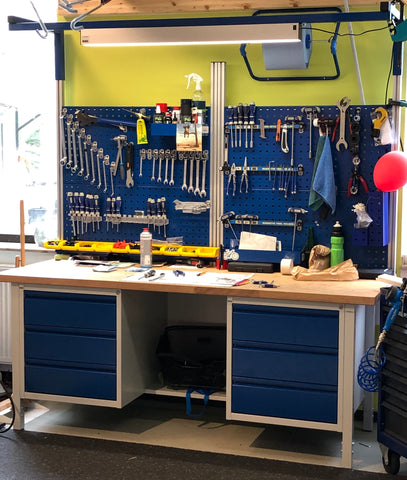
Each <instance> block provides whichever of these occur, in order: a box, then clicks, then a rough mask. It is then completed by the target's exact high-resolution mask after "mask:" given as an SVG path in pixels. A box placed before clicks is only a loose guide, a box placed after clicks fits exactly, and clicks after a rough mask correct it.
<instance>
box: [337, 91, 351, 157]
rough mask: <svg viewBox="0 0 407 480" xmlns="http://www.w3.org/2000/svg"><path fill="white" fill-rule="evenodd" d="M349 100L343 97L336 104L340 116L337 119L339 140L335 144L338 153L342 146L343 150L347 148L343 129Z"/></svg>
mask: <svg viewBox="0 0 407 480" xmlns="http://www.w3.org/2000/svg"><path fill="white" fill-rule="evenodd" d="M349 104H350V100H349V98H348V97H343V98H342V99H341V100H338V101H337V102H336V106H337V107H338V108H339V110H340V112H341V114H340V119H339V140H338V141H337V142H336V149H337V150H338V152H339V151H340V149H341V146H342V145H343V146H344V147H345V150H346V149H347V148H348V142H347V141H346V140H345V127H346V110H347V109H348V107H349Z"/></svg>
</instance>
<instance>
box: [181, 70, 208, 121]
mask: <svg viewBox="0 0 407 480" xmlns="http://www.w3.org/2000/svg"><path fill="white" fill-rule="evenodd" d="M185 78H188V85H187V89H188V88H189V85H190V83H191V80H192V81H194V82H195V90H194V93H193V94H192V108H193V110H195V109H196V111H195V113H196V114H197V117H198V121H197V122H195V123H205V121H204V116H205V112H206V104H205V96H204V94H203V92H202V88H201V83H202V82H203V78H202V77H201V76H200V75H198V74H197V73H190V74H189V75H185ZM194 107H195V108H194ZM192 113H193V114H194V111H193V112H192Z"/></svg>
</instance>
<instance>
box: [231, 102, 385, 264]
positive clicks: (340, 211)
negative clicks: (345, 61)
mask: <svg viewBox="0 0 407 480" xmlns="http://www.w3.org/2000/svg"><path fill="white" fill-rule="evenodd" d="M310 108H312V107H310V106H305V107H300V106H298V107H281V106H276V107H270V106H257V108H256V127H255V128H254V133H253V135H254V136H253V147H252V148H250V141H249V142H248V148H246V138H245V137H246V131H245V130H244V129H243V130H242V131H241V134H242V140H241V143H240V145H239V133H240V132H239V131H238V132H237V133H238V134H237V139H238V142H237V145H236V130H235V127H234V126H232V127H229V126H228V125H226V131H229V141H228V163H229V165H233V164H235V166H236V167H237V172H236V191H235V194H234V195H233V189H232V185H233V181H230V182H229V178H230V177H229V176H227V175H225V178H224V188H225V207H224V208H225V212H227V211H233V212H234V213H235V214H236V215H246V214H249V215H257V216H258V218H259V220H260V221H269V223H273V222H276V223H284V224H287V226H286V227H285V226H281V225H271V226H268V225H255V224H254V223H255V222H254V223H253V222H246V224H245V225H243V228H244V229H245V230H249V229H250V230H251V231H252V232H255V233H262V234H266V235H273V236H276V237H277V238H278V239H279V240H281V244H282V248H283V250H291V249H292V241H293V228H292V226H291V225H290V224H292V222H293V220H294V214H293V213H292V212H290V211H289V210H290V208H291V209H292V207H294V208H297V209H304V210H307V211H308V212H307V213H305V214H299V215H298V219H301V221H302V225H301V229H300V230H297V231H296V233H295V244H294V250H295V251H297V252H298V251H301V249H302V248H303V246H304V245H305V243H306V239H307V235H308V231H309V228H311V227H312V228H313V230H314V239H315V241H316V243H319V244H323V245H327V246H329V245H330V236H331V230H332V226H333V225H334V223H335V221H336V220H338V221H339V222H340V223H341V224H342V225H343V230H344V235H345V258H352V260H353V261H354V263H357V264H358V265H359V266H361V267H364V268H382V267H386V266H387V247H386V244H387V243H386V242H384V241H383V239H382V237H383V223H385V222H386V219H385V218H383V214H382V215H381V218H379V217H376V221H375V227H374V229H377V233H375V234H373V229H372V235H373V237H375V238H376V240H375V241H374V240H373V239H371V240H370V242H374V243H368V239H367V238H366V243H359V244H354V242H353V241H352V239H353V236H354V228H353V224H354V223H355V221H356V215H355V213H353V212H352V209H353V205H355V204H356V203H364V204H365V205H366V204H368V193H367V192H365V190H364V188H363V185H362V183H359V189H358V192H357V194H355V195H349V196H348V182H349V178H350V177H351V175H352V168H353V163H352V158H353V155H352V153H351V152H350V151H349V149H347V150H344V149H343V148H341V149H340V150H339V151H338V150H337V149H336V142H337V141H338V134H339V125H338V126H337V131H336V135H335V138H334V139H332V133H333V130H334V124H335V122H336V119H337V118H338V117H339V114H340V112H339V109H338V107H336V106H319V107H317V108H318V110H319V113H318V116H319V117H320V118H326V119H329V120H330V123H331V124H332V126H331V128H329V129H328V132H329V135H330V138H331V152H332V160H333V167H334V176H335V185H336V189H337V196H336V200H337V203H336V212H335V214H334V215H331V214H330V213H329V214H328V215H327V216H326V218H321V216H320V212H318V211H317V212H313V211H312V210H311V209H310V208H309V205H308V200H309V192H310V187H311V182H312V173H313V169H314V161H315V152H316V147H317V143H318V139H319V135H320V133H319V129H318V128H317V127H315V126H313V127H312V130H311V148H310V120H309V118H307V116H306V114H304V111H305V112H306V109H310ZM375 108H377V106H374V105H368V106H357V105H355V106H354V105H350V106H349V108H348V111H347V127H346V139H347V140H348V142H349V139H350V137H351V132H350V130H349V119H352V118H353V117H354V115H356V114H358V115H360V123H359V126H360V132H359V135H360V142H359V154H358V155H359V158H360V164H359V167H358V168H359V173H360V174H361V175H362V177H363V178H364V179H365V180H366V183H367V185H368V189H369V191H371V192H374V191H375V190H376V188H375V185H374V182H373V169H374V166H375V164H376V162H377V160H378V159H379V158H380V157H381V156H382V155H383V154H384V153H386V152H387V151H388V150H389V147H385V146H375V144H374V141H373V139H372V136H371V131H372V130H371V128H372V120H371V114H372V113H373V112H374V110H375ZM287 117H301V121H300V122H299V123H300V124H301V123H303V125H300V124H295V128H294V144H293V145H294V148H293V149H292V128H291V126H290V125H292V123H290V122H286V118H287ZM225 118H226V119H229V117H228V110H227V109H226V110H225ZM260 119H262V120H263V121H264V125H265V137H266V138H260V129H259V128H258V125H259V124H260ZM279 120H280V121H281V123H282V124H284V123H287V124H288V125H289V128H288V130H287V146H288V147H289V148H288V149H289V151H288V152H287V153H284V152H283V151H282V147H281V142H278V141H276V125H277V124H278V121H279ZM268 127H269V128H268ZM248 132H249V135H250V134H251V132H250V129H249V130H248ZM230 135H233V147H232V141H231V139H230ZM310 152H311V155H310ZM245 159H246V161H247V166H248V167H249V171H248V179H249V189H248V193H246V191H245V187H243V188H242V190H240V182H241V174H242V169H243V166H244V162H245ZM291 165H294V168H293V169H291ZM299 166H300V168H303V171H302V175H300V174H298V172H297V169H298V167H299ZM301 166H302V167H301ZM290 169H291V170H292V171H294V173H295V175H292V176H291V177H290V181H292V180H293V179H295V180H296V193H295V194H293V193H291V187H290V188H289V189H288V190H287V191H284V190H281V189H280V190H279V188H278V187H279V185H280V184H281V177H282V172H284V171H285V170H288V171H290ZM253 170H254V171H253ZM228 184H229V185H228ZM378 193H379V194H380V192H378ZM370 203H372V202H370ZM381 212H382V213H383V209H382V210H381ZM265 223H267V222H265ZM233 227H234V230H235V232H237V233H240V230H241V229H242V225H241V224H239V223H238V224H237V225H236V224H235V225H233ZM378 237H379V239H378ZM224 238H225V245H226V246H227V247H228V246H229V244H230V243H231V242H232V244H233V241H234V235H233V232H232V230H231V229H230V228H225V236H224Z"/></svg>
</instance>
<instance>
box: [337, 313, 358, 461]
mask: <svg viewBox="0 0 407 480" xmlns="http://www.w3.org/2000/svg"><path fill="white" fill-rule="evenodd" d="M341 332H342V335H341V336H342V345H341V350H342V352H343V357H342V372H343V374H342V381H341V382H340V384H341V390H340V391H339V394H340V395H341V398H342V409H341V410H342V419H341V421H342V464H341V466H342V467H344V468H352V441H353V411H354V407H353V386H354V368H355V367H354V365H355V308H353V307H350V306H349V307H348V306H347V307H345V309H344V321H343V323H342V328H341Z"/></svg>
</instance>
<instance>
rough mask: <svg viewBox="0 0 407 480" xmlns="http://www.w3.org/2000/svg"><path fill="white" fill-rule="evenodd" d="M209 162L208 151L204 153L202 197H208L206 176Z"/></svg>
mask: <svg viewBox="0 0 407 480" xmlns="http://www.w3.org/2000/svg"><path fill="white" fill-rule="evenodd" d="M207 160H208V150H204V151H203V152H202V187H201V193H200V196H201V197H206V190H205V176H206V162H207Z"/></svg>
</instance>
